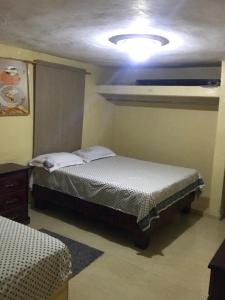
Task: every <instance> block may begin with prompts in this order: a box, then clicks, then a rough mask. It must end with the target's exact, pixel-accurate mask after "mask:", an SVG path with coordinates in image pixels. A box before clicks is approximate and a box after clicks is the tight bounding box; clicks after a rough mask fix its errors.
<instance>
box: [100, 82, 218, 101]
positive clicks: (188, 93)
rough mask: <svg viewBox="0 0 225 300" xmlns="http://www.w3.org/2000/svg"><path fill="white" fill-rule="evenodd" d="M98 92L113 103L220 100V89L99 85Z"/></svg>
mask: <svg viewBox="0 0 225 300" xmlns="http://www.w3.org/2000/svg"><path fill="white" fill-rule="evenodd" d="M97 92H98V93H99V94H101V95H103V96H104V97H105V98H106V99H108V100H112V101H116V100H119V99H120V100H123V101H124V100H136V101H138V100H139V99H140V100H141V101H143V99H147V98H149V97H152V96H163V97H196V98H219V96H220V87H201V86H134V85H132V86H131V85H99V86H97Z"/></svg>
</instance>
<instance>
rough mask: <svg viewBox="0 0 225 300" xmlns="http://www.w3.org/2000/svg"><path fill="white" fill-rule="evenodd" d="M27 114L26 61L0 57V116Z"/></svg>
mask: <svg viewBox="0 0 225 300" xmlns="http://www.w3.org/2000/svg"><path fill="white" fill-rule="evenodd" d="M28 114H29V95H28V74H27V63H25V62H23V61H20V60H15V59H5V58H0V116H24V115H28Z"/></svg>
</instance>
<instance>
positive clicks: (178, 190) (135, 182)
mask: <svg viewBox="0 0 225 300" xmlns="http://www.w3.org/2000/svg"><path fill="white" fill-rule="evenodd" d="M32 182H33V183H34V184H38V185H40V186H43V187H47V188H50V189H53V190H57V191H60V192H63V193H66V194H69V195H72V196H75V197H78V198H81V199H84V200H87V201H91V202H94V203H97V204H101V205H104V206H107V207H110V208H113V209H116V210H120V211H122V212H124V213H127V214H130V215H134V216H136V217H137V223H138V224H139V225H140V227H141V228H142V229H143V230H146V229H148V228H149V226H150V223H151V221H152V219H154V218H156V217H158V214H159V212H160V211H162V210H163V209H166V208H167V207H168V206H170V205H172V204H173V203H174V202H176V201H178V200H179V199H181V198H183V197H184V196H185V195H187V194H188V193H191V192H193V191H194V190H196V189H198V188H199V187H201V186H202V185H203V181H202V179H201V176H200V175H199V173H198V171H197V170H194V169H188V168H181V167H175V166H170V165H164V164H158V163H153V162H147V161H142V160H137V159H132V158H127V157H122V156H115V157H109V158H103V159H99V160H95V161H92V162H89V163H86V164H84V165H76V166H70V167H65V168H61V169H59V170H57V171H54V172H53V173H51V174H49V173H48V172H47V171H45V170H44V169H41V168H35V170H34V172H33V178H32Z"/></svg>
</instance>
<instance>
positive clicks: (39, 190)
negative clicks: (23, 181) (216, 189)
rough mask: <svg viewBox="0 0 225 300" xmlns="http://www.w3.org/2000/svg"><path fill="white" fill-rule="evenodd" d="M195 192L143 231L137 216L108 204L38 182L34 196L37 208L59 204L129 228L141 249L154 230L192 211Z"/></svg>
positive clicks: (175, 204) (135, 242) (108, 222)
mask: <svg viewBox="0 0 225 300" xmlns="http://www.w3.org/2000/svg"><path fill="white" fill-rule="evenodd" d="M195 193H196V192H192V193H190V194H189V195H187V196H186V197H184V198H183V199H181V200H179V201H178V202H176V203H174V204H173V205H172V206H170V207H169V208H167V209H166V210H164V211H162V212H161V213H160V218H158V219H154V220H153V221H152V223H151V228H150V229H149V230H147V231H144V232H143V231H142V230H141V229H140V228H139V226H138V225H137V222H136V217H135V216H132V215H128V214H125V213H122V212H120V211H117V210H114V209H112V208H108V207H106V206H102V205H98V204H95V203H91V202H88V201H84V200H81V199H79V198H76V197H73V196H70V195H67V194H64V193H61V192H57V191H54V190H51V189H48V188H45V187H41V186H39V185H36V184H35V185H34V186H33V197H34V203H35V207H36V208H38V209H44V208H47V207H48V205H49V204H55V205H57V206H61V207H66V208H69V209H72V210H74V211H76V212H78V213H81V214H83V215H85V216H88V217H93V218H95V219H98V220H101V221H103V222H105V223H107V224H110V225H113V226H114V227H118V228H123V229H127V230H129V231H130V232H131V234H132V238H133V240H134V244H135V246H137V247H138V248H141V249H145V248H147V247H148V245H149V242H150V236H151V234H150V233H151V231H152V230H154V229H155V228H157V227H159V226H161V225H164V224H166V223H168V221H169V220H171V219H172V218H173V216H174V215H176V214H177V213H179V212H183V213H189V212H190V209H191V203H192V201H193V200H194V199H195Z"/></svg>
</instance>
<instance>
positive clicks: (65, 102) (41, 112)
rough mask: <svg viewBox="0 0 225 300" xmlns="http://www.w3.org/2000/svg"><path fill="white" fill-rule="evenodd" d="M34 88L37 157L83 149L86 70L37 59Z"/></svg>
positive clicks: (34, 153) (35, 154)
mask: <svg viewBox="0 0 225 300" xmlns="http://www.w3.org/2000/svg"><path fill="white" fill-rule="evenodd" d="M34 87H35V107H34V149H33V156H37V155H40V154H44V153H49V152H60V151H65V152H72V151H74V150H76V149H79V148H80V146H81V139H82V124H83V110H84V88H85V70H82V69H77V68H73V67H68V66H64V65H58V64H53V63H47V62H44V61H36V65H35V76H34Z"/></svg>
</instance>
